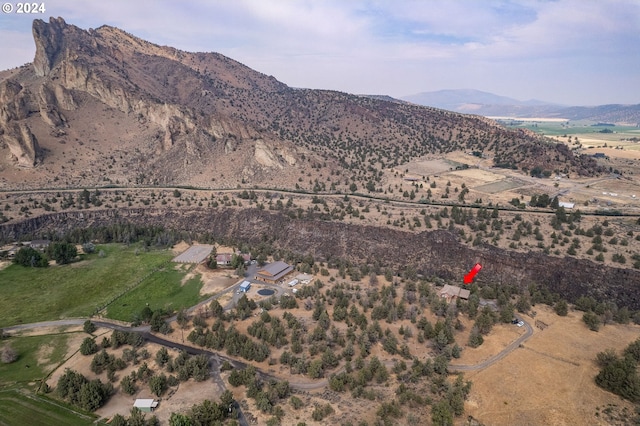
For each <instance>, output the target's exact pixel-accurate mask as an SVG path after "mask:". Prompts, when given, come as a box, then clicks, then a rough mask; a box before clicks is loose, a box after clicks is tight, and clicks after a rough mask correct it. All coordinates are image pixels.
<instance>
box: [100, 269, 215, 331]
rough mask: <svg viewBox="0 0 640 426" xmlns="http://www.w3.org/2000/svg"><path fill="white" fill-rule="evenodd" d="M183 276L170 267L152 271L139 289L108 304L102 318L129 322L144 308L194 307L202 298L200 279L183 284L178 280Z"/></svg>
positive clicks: (183, 273)
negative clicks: (105, 313)
mask: <svg viewBox="0 0 640 426" xmlns="http://www.w3.org/2000/svg"><path fill="white" fill-rule="evenodd" d="M184 275H185V272H183V271H179V270H175V269H170V268H165V269H162V270H160V271H157V272H154V273H153V274H152V275H151V276H149V277H148V278H146V279H145V280H144V281H142V282H141V283H140V285H139V286H137V287H136V288H134V289H133V290H131V291H130V292H127V293H126V294H125V295H124V296H122V297H120V298H118V299H117V300H115V301H114V302H113V304H111V305H109V307H108V308H107V315H106V316H107V317H108V318H111V319H116V320H120V321H132V319H133V316H134V315H135V314H137V313H138V312H140V311H141V310H142V309H143V308H144V307H145V306H149V308H151V310H153V311H155V310H157V309H159V308H161V309H165V310H170V311H172V310H179V309H182V308H188V307H190V306H193V305H195V304H197V303H198V302H199V301H201V300H202V299H203V298H202V297H201V296H200V288H201V287H202V281H201V279H200V276H199V275H197V276H195V277H193V278H191V279H189V280H187V281H186V283H185V284H184V285H183V284H181V281H182V277H183V276H184Z"/></svg>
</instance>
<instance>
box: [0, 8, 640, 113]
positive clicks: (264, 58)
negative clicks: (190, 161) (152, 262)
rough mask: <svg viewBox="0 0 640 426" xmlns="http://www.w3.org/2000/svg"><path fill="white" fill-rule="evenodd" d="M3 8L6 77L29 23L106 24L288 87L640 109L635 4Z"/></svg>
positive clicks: (639, 18) (16, 62) (639, 22)
mask: <svg viewBox="0 0 640 426" xmlns="http://www.w3.org/2000/svg"><path fill="white" fill-rule="evenodd" d="M37 3H38V4H39V5H40V4H43V5H44V8H45V11H44V13H41V12H40V11H38V12H37V13H31V14H18V13H16V9H17V2H5V3H4V6H3V8H4V7H7V6H6V5H7V4H9V5H11V6H13V11H12V12H10V13H3V12H0V69H2V70H4V69H9V68H13V67H16V66H20V65H23V64H25V63H27V62H31V61H32V60H33V56H34V53H35V46H34V44H33V39H32V35H31V23H32V21H33V19H43V20H45V21H48V19H49V17H51V16H54V17H62V18H64V19H65V21H66V22H67V23H68V24H73V25H76V26H78V27H80V28H83V29H89V28H97V27H99V26H101V25H111V26H115V27H118V28H121V29H123V30H125V31H127V32H129V33H132V34H133V35H135V36H138V37H140V38H143V39H145V40H148V41H151V42H154V43H157V44H160V45H168V46H172V47H176V48H178V49H182V50H186V51H191V52H195V51H198V52H218V53H221V54H223V55H226V56H228V57H231V58H232V59H235V60H237V61H239V62H241V63H243V64H245V65H247V66H249V67H251V68H253V69H255V70H257V71H260V72H262V73H264V74H267V75H273V76H274V77H275V78H277V79H278V80H280V81H282V82H283V83H285V84H287V85H289V86H292V87H305V88H312V89H330V90H339V91H342V92H348V93H355V94H379V95H389V96H393V97H398V98H400V97H403V96H408V95H413V94H417V93H420V92H429V91H436V90H442V89H477V90H482V91H487V92H491V93H495V94H498V95H502V96H509V97H512V98H515V99H518V100H529V99H539V100H543V101H548V102H553V103H558V104H563V105H601V104H609V103H622V104H637V103H640V0H513V1H509V0H324V1H321V0H208V1H207V0H185V1H179V0H171V1H167V0H109V1H97V0H94V1H86V0H47V1H44V2H37Z"/></svg>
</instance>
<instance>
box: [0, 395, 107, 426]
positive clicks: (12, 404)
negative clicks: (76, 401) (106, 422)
mask: <svg viewBox="0 0 640 426" xmlns="http://www.w3.org/2000/svg"><path fill="white" fill-rule="evenodd" d="M0 424H2V425H30V426H50V425H65V426H76V425H77V426H87V425H92V424H96V423H95V417H94V416H90V415H88V414H80V413H78V412H77V411H74V410H73V409H71V408H67V407H66V406H65V405H64V403H61V402H59V401H52V400H50V399H48V398H46V397H43V396H41V395H35V394H29V393H26V392H22V391H20V390H16V389H10V390H5V391H0ZM98 424H103V423H98Z"/></svg>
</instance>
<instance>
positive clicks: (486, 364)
mask: <svg viewBox="0 0 640 426" xmlns="http://www.w3.org/2000/svg"><path fill="white" fill-rule="evenodd" d="M522 322H524V327H525V328H526V332H525V333H524V334H523V335H522V336H520V337H518V338H517V339H516V340H515V341H513V342H512V343H511V344H510V345H509V346H507V347H506V348H504V349H503V350H501V351H500V352H498V353H497V354H495V355H494V356H492V357H491V358H489V359H487V360H485V361H482V362H481V363H479V364H473V365H451V364H449V371H476V370H483V369H485V368H487V367H489V366H490V365H493V364H495V363H496V362H498V361H500V360H501V359H502V358H504V357H506V356H507V355H509V354H510V353H511V352H513V350H514V349H516V348H517V347H519V346H520V345H521V344H522V343H523V342H524V341H526V340H527V339H529V337H531V336H532V335H533V328H532V327H531V325H530V324H529V323H528V322H526V321H525V320H522Z"/></svg>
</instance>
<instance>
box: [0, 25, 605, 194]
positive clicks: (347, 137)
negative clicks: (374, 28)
mask: <svg viewBox="0 0 640 426" xmlns="http://www.w3.org/2000/svg"><path fill="white" fill-rule="evenodd" d="M33 34H34V42H35V44H36V55H35V58H34V61H33V63H32V64H27V65H25V66H23V67H21V68H20V69H18V70H17V71H16V72H13V73H10V74H8V76H6V77H4V78H3V79H2V80H0V105H1V106H2V108H1V110H0V138H1V141H2V145H1V146H0V149H2V150H6V151H9V152H10V153H9V152H8V155H4V156H3V157H5V158H3V159H2V160H0V184H2V183H3V184H4V186H7V187H15V186H19V187H23V188H24V187H31V186H38V185H41V184H42V182H50V181H51V180H57V181H58V182H60V183H61V184H62V185H64V186H67V187H73V186H85V185H97V184H99V183H102V184H113V183H117V184H126V185H140V184H145V185H158V184H180V185H196V186H203V187H236V186H237V185H242V184H263V183H264V182H269V183H270V184H272V185H277V186H280V187H285V188H294V187H295V188H298V187H307V188H308V189H311V188H320V189H325V190H329V189H332V190H340V189H346V188H349V186H350V185H351V183H352V182H357V183H358V185H361V186H365V185H366V184H370V185H373V186H375V187H377V188H381V187H382V185H383V184H384V170H388V169H389V168H392V167H396V166H399V165H402V164H404V163H406V162H408V161H410V160H411V159H414V158H418V157H423V156H426V155H435V154H443V153H447V152H452V151H459V150H465V151H472V150H477V151H486V152H487V153H491V155H493V156H494V157H495V158H496V159H497V160H498V161H497V163H498V164H504V165H508V166H509V167H522V168H529V169H532V168H534V167H537V166H540V167H542V166H544V167H545V168H551V170H553V169H557V170H563V171H571V172H577V173H579V174H587V175H592V174H594V173H599V170H598V169H597V167H596V166H595V164H594V163H593V162H592V161H591V160H590V159H589V158H586V157H578V156H574V155H573V153H572V152H571V151H570V150H568V149H566V147H564V146H561V145H559V144H554V143H551V142H550V141H548V140H545V139H544V138H541V137H540V136H537V135H534V134H531V133H527V132H522V131H520V132H518V131H511V130H507V129H504V128H503V127H500V126H499V125H497V124H496V123H495V122H493V121H491V120H487V119H485V118H482V117H479V116H469V115H460V114H456V113H452V112H449V111H445V110H442V109H436V108H430V107H423V106H417V105H413V104H409V103H405V102H396V101H392V100H390V99H388V98H385V97H374V96H368V97H367V96H359V95H352V94H348V93H343V92H336V91H328V90H313V89H293V88H290V87H288V86H287V85H285V84H284V83H281V82H279V81H278V80H276V79H275V78H273V77H272V76H267V75H265V74H262V73H260V72H258V71H255V70H252V69H251V68H249V67H246V66H245V65H243V64H241V63H239V62H237V61H235V60H233V59H231V58H227V57H225V56H224V55H221V54H218V53H202V52H200V53H190V52H184V51H181V50H178V49H175V48H172V47H167V46H158V45H156V44H153V43H150V42H147V41H144V40H142V39H139V38H137V37H135V36H133V35H131V34H129V33H127V32H126V31H123V30H120V29H117V28H114V27H110V26H101V27H99V28H98V29H95V30H94V29H90V30H83V29H80V28H78V27H76V26H74V25H69V24H67V23H66V22H65V21H64V19H62V18H51V19H50V20H49V23H45V22H44V21H41V20H35V21H34V24H33ZM5 75H7V74H5ZM67 154H69V155H72V156H73V158H69V157H67ZM7 157H11V159H10V160H9V161H8V160H7V159H6V158H7ZM16 164H19V165H20V166H21V167H23V168H27V169H29V170H30V171H29V172H28V178H27V179H25V178H24V177H22V176H17V175H15V173H12V170H13V167H14V166H15V165H16ZM24 173H26V171H25V172H23V174H24ZM301 175H306V176H305V177H304V179H303V178H302V176H301ZM30 185H31V186H30Z"/></svg>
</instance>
